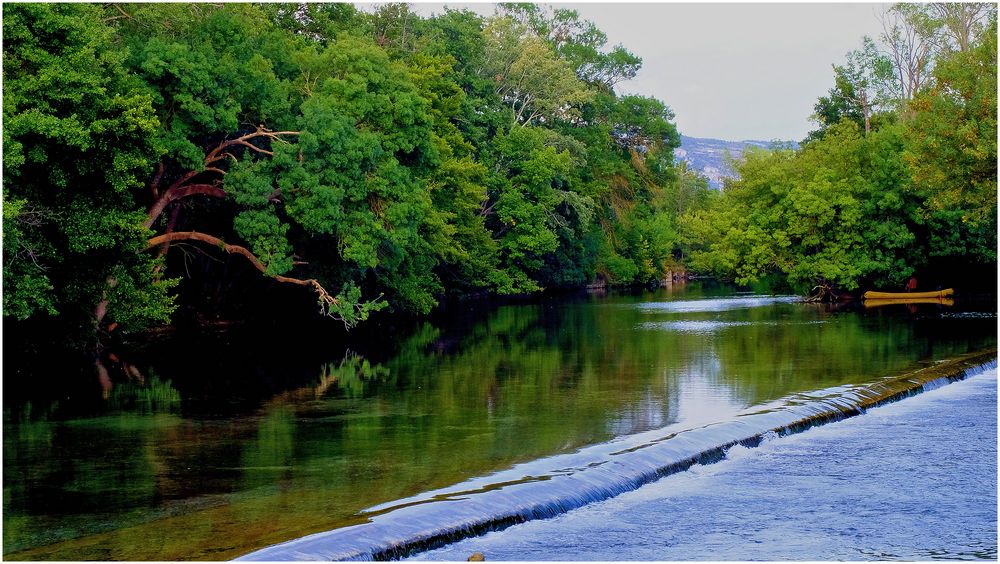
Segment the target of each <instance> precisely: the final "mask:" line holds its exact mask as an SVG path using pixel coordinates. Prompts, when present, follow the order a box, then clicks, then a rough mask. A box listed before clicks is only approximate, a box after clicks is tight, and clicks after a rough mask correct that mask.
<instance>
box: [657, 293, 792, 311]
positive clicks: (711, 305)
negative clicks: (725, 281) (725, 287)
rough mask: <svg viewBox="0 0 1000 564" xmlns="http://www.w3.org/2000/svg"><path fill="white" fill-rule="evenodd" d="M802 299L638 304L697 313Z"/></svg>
mask: <svg viewBox="0 0 1000 564" xmlns="http://www.w3.org/2000/svg"><path fill="white" fill-rule="evenodd" d="M800 301H802V298H799V297H797V296H748V297H745V298H728V299H714V300H680V301H670V302H647V303H641V304H637V306H638V307H639V309H641V310H643V311H645V312H648V313H660V312H677V313H697V312H714V311H730V310H734V309H749V308H754V307H763V306H768V305H773V304H787V303H795V302H800Z"/></svg>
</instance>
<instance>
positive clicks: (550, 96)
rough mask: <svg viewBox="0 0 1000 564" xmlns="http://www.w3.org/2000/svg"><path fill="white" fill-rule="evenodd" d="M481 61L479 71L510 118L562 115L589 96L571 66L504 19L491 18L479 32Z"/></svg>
mask: <svg viewBox="0 0 1000 564" xmlns="http://www.w3.org/2000/svg"><path fill="white" fill-rule="evenodd" d="M483 33H484V34H485V36H486V62H485V66H484V68H483V70H482V71H481V72H482V74H483V75H484V76H486V77H493V80H494V82H495V88H496V93H497V95H498V96H500V98H501V99H502V100H503V101H504V103H505V104H507V105H508V106H509V107H510V109H511V112H512V116H513V120H514V122H516V123H518V124H521V125H526V124H529V123H535V122H536V121H539V120H542V121H552V120H555V119H568V118H570V117H571V116H573V115H574V113H575V111H574V107H575V106H578V105H579V104H582V103H584V102H586V101H587V100H588V99H589V98H590V96H591V94H590V93H589V92H588V91H587V90H586V88H585V87H584V85H583V83H582V82H580V81H579V79H577V77H576V75H575V74H574V73H573V71H572V69H570V67H569V66H568V65H567V64H566V62H564V61H563V60H561V59H560V58H559V57H558V56H557V55H556V54H555V53H554V52H553V51H552V49H551V48H550V47H549V46H548V45H547V44H546V43H545V41H543V40H541V39H540V38H538V37H535V36H532V35H525V34H526V30H525V29H524V28H523V27H522V26H520V25H518V24H516V23H515V22H514V21H513V20H511V19H509V18H493V19H492V20H491V21H489V22H488V23H487V26H486V28H485V29H484V30H483Z"/></svg>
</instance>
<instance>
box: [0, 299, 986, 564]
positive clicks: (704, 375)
mask: <svg viewBox="0 0 1000 564" xmlns="http://www.w3.org/2000/svg"><path fill="white" fill-rule="evenodd" d="M976 309H982V310H984V311H981V312H976V311H975V310H976ZM994 311H995V303H994V304H986V305H984V306H979V307H971V308H970V307H962V304H961V302H960V301H959V304H958V305H957V306H955V307H952V308H946V307H943V306H935V305H932V306H926V307H923V306H922V307H921V308H919V309H914V308H909V309H908V308H906V307H904V306H889V307H883V308H878V309H872V310H864V309H860V308H858V309H854V310H841V311H837V310H834V309H831V308H829V307H827V306H813V305H806V304H802V303H797V302H795V301H794V300H793V299H787V298H769V297H753V296H746V295H739V296H727V295H722V291H718V290H713V289H711V288H700V287H698V286H693V287H691V288H689V289H688V290H684V291H662V292H658V293H650V294H645V295H642V296H611V297H606V298H598V297H590V298H582V299H572V300H545V301H541V302H539V303H534V304H527V305H511V306H504V307H501V308H499V309H497V310H495V311H491V312H488V313H484V314H482V319H481V320H479V321H470V319H469V316H464V317H463V318H456V319H442V320H439V321H436V322H433V323H431V322H427V323H423V324H421V325H419V326H418V327H417V328H416V330H415V331H413V332H412V333H411V334H408V335H405V336H399V337H396V336H393V335H388V334H387V335H383V336H382V338H381V339H376V340H374V341H370V342H367V343H359V344H357V345H356V346H354V348H355V350H360V351H364V354H365V357H364V358H363V357H361V356H359V355H356V354H350V353H348V354H345V353H344V351H343V348H340V349H337V348H335V346H334V345H329V346H323V345H319V346H316V345H311V346H309V347H302V348H300V349H295V348H289V347H282V348H280V349H278V350H275V349H272V348H269V347H268V346H267V341H266V340H263V341H262V340H252V341H242V340H238V339H230V340H229V342H225V340H223V341H222V342H209V343H205V344H204V345H203V346H202V348H198V347H199V345H197V344H192V343H185V345H184V346H183V347H174V348H169V347H165V346H164V347H160V348H159V351H165V352H157V350H155V349H154V350H152V351H151V352H149V353H147V354H145V355H136V356H137V358H135V359H130V360H131V362H134V369H129V371H128V375H125V373H124V372H118V371H117V370H116V369H114V367H111V368H110V373H111V381H110V382H106V384H105V386H104V394H103V395H106V396H107V397H106V398H102V387H101V385H100V383H99V382H98V379H97V376H96V375H94V374H90V373H84V376H80V375H79V374H69V375H61V376H63V377H62V378H60V377H59V375H52V374H48V373H45V371H44V367H41V366H39V367H23V366H22V367H18V370H17V374H18V381H16V382H11V381H10V379H9V378H5V383H4V386H5V390H4V391H5V394H4V502H3V503H4V506H3V519H4V543H3V550H4V557H5V558H7V559H68V560H77V559H127V560H136V559H158V560H176V559H223V558H231V557H235V556H239V555H241V554H245V553H247V552H250V551H251V550H254V549H258V548H261V547H263V546H267V545H269V544H273V543H276V542H281V541H285V540H288V539H292V538H295V537H299V536H302V535H305V534H309V533H315V532H319V531H325V530H329V529H333V528H338V527H344V526H349V525H354V524H358V523H362V522H365V521H366V520H367V519H368V517H369V516H367V515H363V514H360V512H361V511H363V510H365V509H368V508H372V507H374V506H378V505H380V504H386V503H389V502H392V501H393V500H398V499H404V498H408V497H410V496H414V495H417V494H419V493H421V492H426V491H431V490H435V489H439V488H444V487H446V486H450V485H453V484H457V483H461V482H463V481H465V480H469V479H470V478H473V477H476V476H483V475H488V474H490V473H492V472H496V471H499V470H503V469H506V468H510V467H511V466H512V465H514V464H517V463H523V462H527V461H532V460H536V459H540V458H543V457H547V456H551V455H555V454H559V453H568V452H573V451H575V450H577V449H579V448H581V447H583V446H585V445H594V444H603V443H607V442H608V441H610V440H612V439H614V438H615V437H620V436H624V435H634V434H637V433H642V432H646V431H650V430H652V429H660V428H663V427H667V426H675V427H677V428H692V427H696V426H698V425H701V424H705V423H708V422H713V421H720V420H724V419H726V418H731V417H732V416H733V415H735V414H736V413H738V412H740V411H741V410H744V409H745V408H748V407H750V406H754V405H758V404H761V403H765V402H769V401H773V400H778V399H780V398H784V397H786V396H790V395H793V394H796V393H799V392H806V391H810V390H817V389H823V388H830V387H835V386H843V385H845V384H854V383H862V382H869V381H873V380H876V379H879V378H884V377H887V376H891V375H894V374H899V373H902V372H904V371H906V370H911V369H913V368H916V367H919V366H922V365H925V364H927V363H929V362H931V361H933V360H938V359H943V358H947V357H951V356H954V355H957V354H962V353H966V352H969V351H973V350H978V349H982V348H985V347H990V346H994V345H995V344H996V317H995V314H993V312H994ZM206 354H208V356H207V358H213V357H214V358H216V359H217V360H216V361H214V362H212V361H204V360H201V359H202V358H206V356H204V355H206ZM196 358H197V359H199V360H197V361H195V360H193V359H196ZM16 362H17V360H16V359H12V358H10V357H7V358H5V366H4V369H5V372H6V373H8V374H9V373H10V372H9V367H10V364H11V363H16ZM130 366H131V365H130ZM67 377H68V378H67ZM39 380H44V381H45V382H46V385H44V386H41V388H42V389H41V391H40V390H39V386H37V385H34V384H33V383H35V382H38V381H39ZM67 380H69V381H70V382H72V384H69V385H67V386H66V388H65V389H66V390H72V392H71V393H70V392H67V393H61V392H62V391H63V388H61V386H60V384H61V383H62V382H64V381H67ZM82 382H86V383H85V384H84V383H82ZM108 384H110V385H108ZM46 392H48V393H46Z"/></svg>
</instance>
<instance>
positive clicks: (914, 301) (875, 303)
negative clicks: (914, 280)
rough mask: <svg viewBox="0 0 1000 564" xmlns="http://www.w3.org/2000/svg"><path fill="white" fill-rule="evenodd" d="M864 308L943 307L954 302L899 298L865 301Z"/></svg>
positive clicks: (939, 299)
mask: <svg viewBox="0 0 1000 564" xmlns="http://www.w3.org/2000/svg"><path fill="white" fill-rule="evenodd" d="M864 304H865V307H866V308H871V307H880V306H887V305H890V306H899V305H920V304H937V305H943V306H953V305H955V300H953V299H951V298H899V299H892V300H886V299H878V298H875V299H872V298H869V299H866V300H865V301H864Z"/></svg>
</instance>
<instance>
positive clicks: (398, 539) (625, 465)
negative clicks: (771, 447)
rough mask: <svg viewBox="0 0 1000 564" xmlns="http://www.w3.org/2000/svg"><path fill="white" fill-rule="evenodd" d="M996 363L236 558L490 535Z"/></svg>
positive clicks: (535, 464)
mask: <svg viewBox="0 0 1000 564" xmlns="http://www.w3.org/2000/svg"><path fill="white" fill-rule="evenodd" d="M996 366H997V360H996V350H995V349H992V350H989V351H984V352H979V353H974V354H969V355H965V356H963V357H959V358H955V359H951V360H948V361H945V362H941V363H938V364H935V365H933V366H930V367H927V368H924V369H921V370H917V371H915V372H911V373H907V374H905V375H903V376H897V377H892V378H887V379H884V380H880V381H876V382H874V383H870V384H866V385H845V386H838V387H833V388H826V389H823V390H817V391H813V392H808V393H801V394H795V395H792V396H789V397H787V398H783V399H782V400H778V401H775V402H770V403H767V404H764V405H758V406H754V407H751V408H748V409H747V410H745V411H743V412H741V413H739V414H738V415H736V416H735V417H732V418H729V419H727V420H725V421H720V422H716V423H711V424H708V425H703V426H700V427H695V428H690V427H689V428H678V426H676V425H675V426H667V427H664V428H662V429H656V430H653V431H648V432H645V433H640V434H637V435H632V436H627V437H621V438H619V439H616V440H613V441H610V442H607V443H603V444H599V445H594V446H591V447H586V448H583V449H581V450H579V451H577V452H574V453H570V454H563V455H557V456H553V457H548V458H544V459H541V460H536V461H532V462H528V463H524V464H519V465H517V466H515V467H513V468H511V469H509V470H505V471H502V472H498V473H495V474H492V475H489V476H484V477H481V478H475V479H472V480H469V481H466V482H463V483H461V484H457V485H455V486H452V487H449V488H443V489H439V490H435V491H431V492H426V493H423V494H420V495H417V496H413V497H410V498H407V499H403V500H398V501H393V502H391V503H387V504H383V505H380V506H376V507H372V508H370V509H368V510H366V511H365V512H363V516H365V517H367V518H368V519H369V521H368V522H367V523H363V524H360V525H355V526H351V527H345V528H342V529H335V530H332V531H327V532H323V533H317V534H313V535H309V536H306V537H303V538H300V539H295V540H292V541H288V542H285V543H282V544H278V545H274V546H271V547H268V548H264V549H261V550H258V551H255V552H252V553H250V554H247V555H244V556H242V557H240V558H238V559H237V560H254V561H259V560H269V561H274V560H391V559H398V558H403V557H406V556H408V555H411V554H414V553H416V552H421V551H424V550H430V549H433V548H437V547H440V546H443V545H445V544H448V543H450V542H454V541H457V540H459V539H462V538H466V537H470V536H476V535H480V534H483V533H485V532H488V531H493V530H500V529H503V528H506V527H508V526H511V525H514V524H517V523H523V522H526V521H529V520H533V519H545V518H550V517H554V516H556V515H559V514H561V513H565V512H567V511H570V510H572V509H575V508H578V507H581V506H583V505H586V504H588V503H593V502H597V501H602V500H605V499H608V498H611V497H614V496H617V495H619V494H622V493H624V492H627V491H631V490H635V489H637V488H639V487H641V486H643V485H645V484H648V483H650V482H653V481H655V480H657V479H659V478H661V477H664V476H667V475H670V474H674V473H677V472H681V471H684V470H686V469H688V468H690V467H691V466H693V465H695V464H708V463H712V462H717V461H719V460H722V459H724V458H725V456H726V451H727V450H728V449H729V448H731V447H733V446H734V445H737V444H739V445H743V446H746V447H755V446H757V445H759V444H760V443H761V442H762V441H763V440H765V439H766V438H767V437H769V436H775V435H777V436H783V435H788V434H793V433H797V432H801V431H803V430H806V429H808V428H810V427H813V426H816V425H821V424H824V423H828V422H832V421H837V420H841V419H845V418H847V417H851V416H854V415H858V414H860V413H863V412H864V411H866V410H868V409H870V408H873V407H877V406H879V405H882V404H885V403H889V402H892V401H896V400H899V399H902V398H904V397H908V396H912V395H915V394H918V393H920V392H923V391H925V390H929V389H933V388H937V387H940V386H942V385H944V384H947V383H950V382H953V381H958V380H962V379H965V378H967V377H969V376H972V375H975V374H978V373H981V372H983V371H985V370H990V369H995V368H996Z"/></svg>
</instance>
